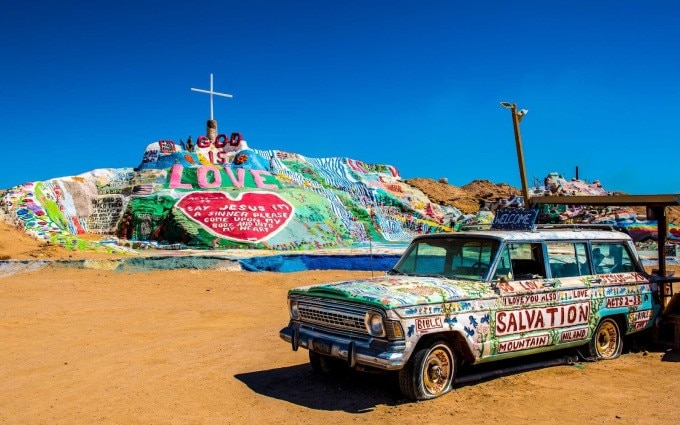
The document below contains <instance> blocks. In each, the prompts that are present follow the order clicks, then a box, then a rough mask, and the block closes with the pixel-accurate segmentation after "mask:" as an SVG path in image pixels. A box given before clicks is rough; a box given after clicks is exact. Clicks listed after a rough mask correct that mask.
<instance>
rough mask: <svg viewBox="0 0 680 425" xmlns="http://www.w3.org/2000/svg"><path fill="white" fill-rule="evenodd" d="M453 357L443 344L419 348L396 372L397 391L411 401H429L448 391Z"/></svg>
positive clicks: (453, 372)
mask: <svg viewBox="0 0 680 425" xmlns="http://www.w3.org/2000/svg"><path fill="white" fill-rule="evenodd" d="M455 374H456V355H455V353H454V351H453V350H452V349H451V346H449V344H448V343H447V342H446V341H443V340H437V341H434V342H433V343H431V344H429V345H427V346H424V347H420V348H418V349H417V350H416V351H415V352H414V353H413V356H412V357H411V359H410V360H409V362H408V363H407V364H406V366H404V368H403V369H401V370H400V371H399V388H400V389H401V392H402V394H404V396H406V397H408V398H409V399H411V400H429V399H432V398H435V397H439V396H440V395H443V394H446V393H447V392H449V391H451V387H452V386H453V378H454V377H455Z"/></svg>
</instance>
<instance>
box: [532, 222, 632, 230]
mask: <svg viewBox="0 0 680 425" xmlns="http://www.w3.org/2000/svg"><path fill="white" fill-rule="evenodd" d="M535 229H536V230H545V229H554V230H612V231H617V230H618V231H623V230H624V228H623V227H622V226H617V225H615V224H606V223H600V224H591V223H556V224H548V223H545V224H537V225H536V227H535Z"/></svg>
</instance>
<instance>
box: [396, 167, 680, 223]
mask: <svg viewBox="0 0 680 425" xmlns="http://www.w3.org/2000/svg"><path fill="white" fill-rule="evenodd" d="M404 182H405V183H407V184H409V185H411V186H413V187H415V188H417V189H419V190H421V191H422V192H423V193H424V194H425V195H426V196H427V197H428V198H430V200H431V201H432V202H436V203H438V204H442V205H451V206H454V207H456V208H458V209H459V210H460V211H461V212H463V213H464V214H471V213H475V212H477V211H478V210H479V206H480V204H481V202H482V201H486V202H491V201H496V200H499V199H509V198H511V197H513V196H516V195H521V193H522V191H521V190H520V189H517V188H514V187H512V186H510V185H509V184H507V183H493V182H491V181H489V180H473V181H472V182H470V183H468V184H466V185H464V186H461V187H456V186H452V185H450V184H448V183H443V182H438V181H435V180H432V179H426V178H415V179H408V180H404ZM614 195H627V194H626V193H621V192H615V193H614ZM634 210H635V212H636V213H638V214H640V215H645V214H646V210H645V208H644V207H635V208H634ZM666 217H667V219H668V223H670V224H675V225H680V206H677V207H669V208H667V209H666Z"/></svg>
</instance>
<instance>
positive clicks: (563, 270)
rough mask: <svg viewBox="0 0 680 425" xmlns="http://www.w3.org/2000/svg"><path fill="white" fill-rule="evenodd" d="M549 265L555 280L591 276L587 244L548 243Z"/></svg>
mask: <svg viewBox="0 0 680 425" xmlns="http://www.w3.org/2000/svg"><path fill="white" fill-rule="evenodd" d="M546 247H547V250H548V264H549V265H550V273H551V275H552V277H554V278H560V277H575V276H584V275H588V274H591V272H590V265H589V264H588V256H587V254H586V252H587V249H586V244H585V243H573V242H548V243H546Z"/></svg>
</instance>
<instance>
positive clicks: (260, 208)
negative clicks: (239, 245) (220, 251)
mask: <svg viewBox="0 0 680 425" xmlns="http://www.w3.org/2000/svg"><path fill="white" fill-rule="evenodd" d="M176 207H177V208H179V209H180V210H182V212H183V213H184V214H186V215H187V217H189V218H190V219H191V220H193V221H195V222H196V223H198V224H200V225H201V226H203V228H204V229H205V230H207V231H208V232H210V233H212V234H214V235H216V236H219V237H221V238H226V239H231V240H235V241H239V242H260V241H263V240H266V239H268V238H270V237H272V236H274V235H275V234H276V233H278V232H279V231H281V229H283V228H284V227H285V226H286V225H287V224H288V222H290V220H291V218H292V217H293V212H294V209H293V206H292V205H291V204H290V203H289V202H288V201H286V200H285V199H283V198H281V197H280V196H279V195H277V194H276V193H272V192H244V193H240V194H239V195H238V196H237V197H236V198H233V199H232V198H230V197H229V196H228V195H227V194H225V193H222V192H191V193H189V194H187V195H185V196H183V197H182V198H181V199H180V200H179V201H178V202H177V204H176Z"/></svg>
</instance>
